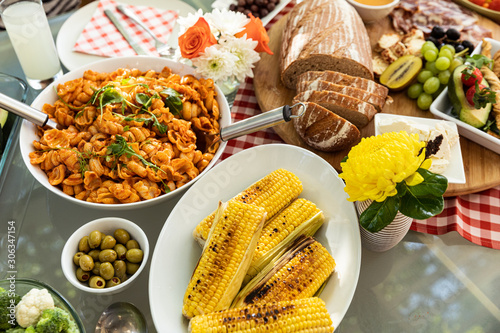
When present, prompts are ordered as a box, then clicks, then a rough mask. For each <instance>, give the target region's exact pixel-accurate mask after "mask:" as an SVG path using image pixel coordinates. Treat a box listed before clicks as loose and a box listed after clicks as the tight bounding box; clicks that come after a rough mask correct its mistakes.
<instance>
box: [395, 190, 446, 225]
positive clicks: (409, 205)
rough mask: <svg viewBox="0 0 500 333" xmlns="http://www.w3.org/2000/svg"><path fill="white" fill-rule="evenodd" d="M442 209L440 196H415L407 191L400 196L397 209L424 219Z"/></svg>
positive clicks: (442, 203)
mask: <svg viewBox="0 0 500 333" xmlns="http://www.w3.org/2000/svg"><path fill="white" fill-rule="evenodd" d="M443 209H444V199H443V197H442V196H426V197H416V196H414V195H413V193H411V192H408V193H407V194H406V195H404V196H403V197H402V198H401V206H400V207H399V211H400V212H401V213H403V214H404V215H406V216H409V217H411V218H414V219H417V220H425V219H428V218H429V217H432V216H435V215H438V214H440V213H441V212H442V211H443Z"/></svg>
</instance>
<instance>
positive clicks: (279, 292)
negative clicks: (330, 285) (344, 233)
mask: <svg viewBox="0 0 500 333" xmlns="http://www.w3.org/2000/svg"><path fill="white" fill-rule="evenodd" d="M335 266H336V265H335V260H334V259H333V257H332V256H331V255H330V253H328V251H327V250H326V249H325V247H324V246H323V245H321V244H320V243H319V242H318V241H316V240H315V239H314V238H312V237H300V238H299V239H298V240H297V241H296V242H295V243H294V244H293V245H292V247H291V248H290V249H289V250H288V251H287V252H286V253H285V254H284V255H283V256H282V257H280V258H279V259H277V260H276V261H272V262H271V263H269V265H268V266H266V267H265V268H264V269H263V270H262V272H261V273H259V274H258V275H257V276H256V277H255V278H254V279H252V280H251V281H250V282H249V283H248V284H247V285H246V286H245V287H244V288H243V289H242V290H241V291H240V293H239V294H238V295H237V296H236V297H235V299H234V301H233V304H232V306H231V307H236V308H237V307H241V306H245V305H248V304H263V303H269V302H277V301H286V300H292V299H299V298H307V297H312V296H313V295H314V294H315V293H316V291H317V290H318V289H319V288H320V287H321V285H322V284H323V283H324V282H325V281H326V279H328V277H329V276H330V274H332V272H333V270H334V269H335Z"/></svg>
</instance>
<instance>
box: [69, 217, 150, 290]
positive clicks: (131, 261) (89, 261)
mask: <svg viewBox="0 0 500 333" xmlns="http://www.w3.org/2000/svg"><path fill="white" fill-rule="evenodd" d="M148 256H149V242H148V238H147V236H146V234H145V233H144V231H142V229H141V228H140V227H139V226H138V225H137V224H135V223H133V222H131V221H129V220H126V219H122V218H118V217H105V218H101V219H97V220H93V221H91V222H88V223H87V224H85V225H83V226H81V227H80V228H79V229H78V230H76V231H75V232H74V233H73V234H72V235H71V237H70V238H69V239H68V241H67V242H66V245H65V246H64V248H63V251H62V255H61V267H62V271H63V273H64V276H65V277H66V279H68V281H69V282H71V284H73V285H74V286H75V287H76V288H78V289H80V290H83V291H87V292H90V293H95V294H108V295H111V294H116V293H118V292H121V291H123V290H125V289H127V288H128V287H129V286H130V285H131V284H132V282H133V281H134V280H135V279H136V278H137V276H139V274H140V273H141V272H142V270H143V269H144V266H146V262H147V259H148Z"/></svg>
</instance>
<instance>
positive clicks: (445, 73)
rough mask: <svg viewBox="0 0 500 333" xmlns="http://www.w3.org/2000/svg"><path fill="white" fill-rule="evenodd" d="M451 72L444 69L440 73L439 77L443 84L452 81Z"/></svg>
mask: <svg viewBox="0 0 500 333" xmlns="http://www.w3.org/2000/svg"><path fill="white" fill-rule="evenodd" d="M450 76H451V72H450V71H449V70H445V71H442V72H441V73H439V74H438V79H439V82H441V84H448V81H450Z"/></svg>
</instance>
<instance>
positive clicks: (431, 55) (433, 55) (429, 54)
mask: <svg viewBox="0 0 500 333" xmlns="http://www.w3.org/2000/svg"><path fill="white" fill-rule="evenodd" d="M437 56H438V53H437V52H436V51H434V50H427V51H425V53H424V58H425V60H427V61H436V59H437Z"/></svg>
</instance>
